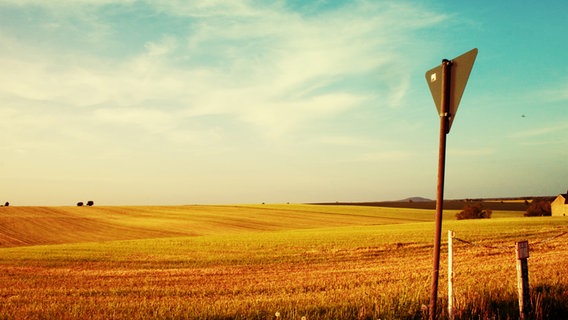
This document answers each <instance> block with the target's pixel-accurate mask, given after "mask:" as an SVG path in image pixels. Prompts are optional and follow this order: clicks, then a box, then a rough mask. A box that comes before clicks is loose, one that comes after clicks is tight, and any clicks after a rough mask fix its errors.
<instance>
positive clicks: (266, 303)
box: [0, 204, 568, 319]
mask: <svg viewBox="0 0 568 320" xmlns="http://www.w3.org/2000/svg"><path fill="white" fill-rule="evenodd" d="M454 215H455V211H448V212H445V217H444V219H445V220H444V229H445V230H448V229H451V230H454V231H455V232H456V237H458V238H460V239H464V240H467V241H470V242H473V243H475V244H476V245H469V244H465V243H461V242H456V243H455V244H454V250H455V256H454V269H455V270H454V271H455V289H454V291H455V292H456V309H457V310H456V319H487V318H491V319H516V318H518V315H519V313H518V307H517V300H516V299H517V296H516V290H517V289H516V269H515V254H514V244H515V242H516V241H521V240H529V244H530V250H531V251H530V255H531V256H530V258H529V271H530V284H531V304H532V310H531V317H533V318H535V319H554V318H562V317H567V316H568V290H567V289H568V280H567V277H566V275H567V273H568V259H566V258H567V257H568V249H567V248H566V245H564V243H565V242H566V241H567V240H568V236H566V235H565V233H566V232H567V231H568V220H567V219H565V218H564V217H542V218H526V217H523V212H514V211H494V212H493V218H492V219H488V220H475V221H473V220H465V221H463V220H462V221H456V220H455V219H454V218H453V217H454ZM433 218H434V212H433V211H432V210H426V209H406V208H385V207H361V206H333V205H324V206H323V205H322V206H319V205H296V204H293V205H292V204H290V205H240V206H165V207H160V206H155V207H151V206H146V207H2V208H0V270H1V271H0V319H276V318H279V319H301V318H302V317H305V319H422V318H424V317H426V316H427V312H428V310H427V308H426V306H427V305H428V303H429V301H428V300H429V296H430V282H431V279H430V277H431V273H432V270H431V269H432V243H433V233H434V223H433ZM444 246H445V240H444ZM444 250H445V248H444ZM443 252H444V251H443ZM442 260H443V261H442V264H441V265H442V267H443V269H442V270H441V278H440V292H439V298H440V302H439V303H438V305H439V310H438V314H439V318H445V317H447V312H446V310H445V308H446V306H447V295H446V293H445V290H446V282H445V281H446V279H447V277H446V274H447V272H446V271H445V269H444V268H445V260H446V255H445V254H443V256H442ZM277 313H278V317H277V316H276V315H277Z"/></svg>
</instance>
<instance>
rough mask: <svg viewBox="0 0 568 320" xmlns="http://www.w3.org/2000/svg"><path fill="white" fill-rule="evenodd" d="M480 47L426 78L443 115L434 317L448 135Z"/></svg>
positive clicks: (434, 299) (433, 315)
mask: <svg viewBox="0 0 568 320" xmlns="http://www.w3.org/2000/svg"><path fill="white" fill-rule="evenodd" d="M476 57H477V49H472V50H470V51H468V52H466V53H464V54H462V55H461V56H459V57H457V58H455V59H453V60H452V61H450V60H447V59H444V60H442V64H441V65H440V66H437V67H435V68H433V69H431V70H429V71H427V72H426V81H427V82H428V86H429V87H430V92H431V93H432V97H433V98H434V103H435V104H436V108H437V109H438V113H439V115H440V147H439V153H438V187H437V198H436V199H437V200H436V222H435V226H436V234H435V239H434V262H433V265H434V266H433V271H432V291H431V295H430V319H431V320H434V319H436V304H437V300H438V279H439V274H440V242H441V238H442V214H443V211H444V174H445V168H446V135H447V134H448V133H449V132H450V127H451V125H452V122H453V121H454V118H455V114H456V112H457V109H458V105H459V103H460V100H461V96H462V94H463V91H464V89H465V85H466V83H467V79H468V78H469V74H470V73H471V69H472V67H473V63H474V62H475V58H476Z"/></svg>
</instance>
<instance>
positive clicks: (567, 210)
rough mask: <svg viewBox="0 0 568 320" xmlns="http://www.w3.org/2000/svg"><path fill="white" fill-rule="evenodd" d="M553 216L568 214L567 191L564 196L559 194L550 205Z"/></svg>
mask: <svg viewBox="0 0 568 320" xmlns="http://www.w3.org/2000/svg"><path fill="white" fill-rule="evenodd" d="M550 209H551V211H552V215H553V216H566V215H567V214H568V191H566V193H565V194H559V195H558V197H556V199H554V201H552V203H551V204H550Z"/></svg>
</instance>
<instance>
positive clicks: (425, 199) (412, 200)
mask: <svg viewBox="0 0 568 320" xmlns="http://www.w3.org/2000/svg"><path fill="white" fill-rule="evenodd" d="M427 201H434V200H432V199H428V198H423V197H410V198H406V199H402V200H398V202H427Z"/></svg>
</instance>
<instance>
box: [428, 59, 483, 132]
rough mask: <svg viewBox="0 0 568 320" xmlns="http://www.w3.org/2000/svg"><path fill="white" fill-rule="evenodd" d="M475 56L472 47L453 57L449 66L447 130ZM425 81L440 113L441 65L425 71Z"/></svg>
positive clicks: (450, 124) (453, 116)
mask: <svg viewBox="0 0 568 320" xmlns="http://www.w3.org/2000/svg"><path fill="white" fill-rule="evenodd" d="M476 57H477V48H475V49H472V50H470V51H468V52H466V53H464V54H462V55H461V56H459V57H457V58H454V59H453V60H452V61H451V62H452V66H451V72H450V107H449V109H450V110H449V115H448V120H449V121H448V132H449V131H450V128H451V126H452V122H453V121H454V118H455V115H456V112H457V110H458V105H459V104H460V100H461V97H462V94H463V91H464V90H465V85H466V84H467V79H468V78H469V74H470V73H471V69H472V68H473V63H474V62H475V58H476ZM426 82H428V86H429V87H430V92H431V93H432V98H434V103H435V104H436V108H437V109H438V114H439V115H440V116H443V115H442V65H439V66H437V67H435V68H434V69H431V70H428V71H427V72H426Z"/></svg>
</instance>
